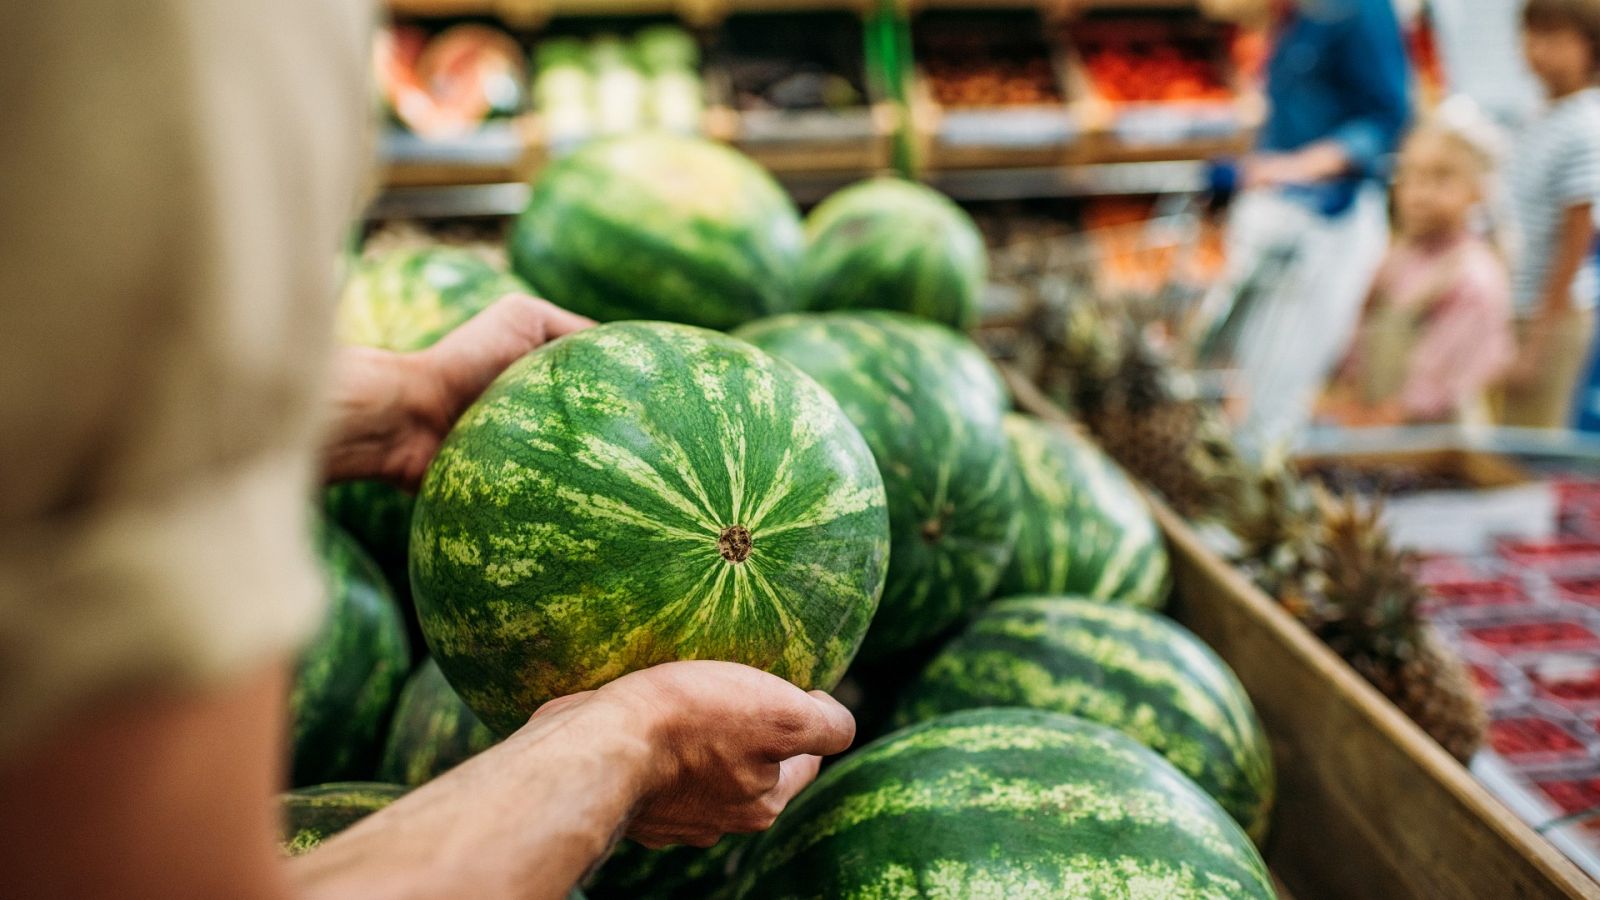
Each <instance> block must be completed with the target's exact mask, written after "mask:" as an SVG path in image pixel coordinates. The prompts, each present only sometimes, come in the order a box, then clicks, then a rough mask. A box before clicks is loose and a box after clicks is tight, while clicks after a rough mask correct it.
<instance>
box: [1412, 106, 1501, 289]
mask: <svg viewBox="0 0 1600 900" xmlns="http://www.w3.org/2000/svg"><path fill="white" fill-rule="evenodd" d="M1422 136H1428V137H1434V138H1438V139H1440V140H1442V141H1444V142H1445V143H1447V144H1449V145H1450V146H1451V147H1454V148H1456V149H1458V150H1460V151H1461V152H1462V154H1463V155H1464V156H1465V157H1466V158H1467V159H1469V160H1470V161H1471V162H1472V168H1473V174H1474V175H1475V176H1476V177H1477V179H1478V195H1479V196H1480V197H1481V198H1482V205H1481V208H1480V210H1479V214H1478V222H1477V226H1478V227H1477V230H1478V231H1479V233H1481V234H1482V235H1483V236H1484V237H1485V238H1487V239H1488V240H1489V242H1490V243H1492V244H1493V245H1494V246H1495V249H1496V250H1498V251H1499V252H1500V254H1501V255H1502V256H1503V257H1505V258H1507V259H1510V258H1512V256H1513V251H1514V250H1515V248H1514V247H1513V246H1512V244H1513V243H1514V241H1513V234H1512V233H1511V231H1510V230H1509V229H1508V227H1507V225H1508V223H1510V222H1511V216H1510V206H1509V203H1510V200H1509V198H1508V197H1507V195H1506V191H1505V187H1504V185H1503V184H1502V180H1501V178H1500V163H1501V162H1502V161H1503V160H1504V159H1505V156H1506V150H1507V141H1506V137H1505V133H1504V131H1502V130H1501V128H1500V126H1499V125H1496V124H1495V122H1494V120H1492V119H1490V118H1489V117H1488V116H1487V115H1486V114H1485V113H1484V112H1483V110H1482V109H1481V108H1480V107H1479V106H1478V105H1477V104H1476V103H1474V102H1473V101H1472V99H1471V98H1469V97H1466V96H1463V95H1459V94H1458V95H1455V96H1452V97H1448V98H1446V99H1445V100H1443V101H1442V102H1440V103H1439V105H1438V107H1436V108H1435V109H1434V112H1433V114H1432V115H1431V116H1429V117H1428V118H1427V119H1425V120H1423V122H1422V123H1421V124H1420V125H1418V126H1417V127H1415V128H1413V129H1412V130H1411V133H1410V134H1409V135H1407V136H1406V143H1408V144H1409V143H1410V142H1411V141H1413V140H1416V139H1417V138H1419V137H1422Z"/></svg>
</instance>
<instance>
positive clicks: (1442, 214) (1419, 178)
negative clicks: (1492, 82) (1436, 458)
mask: <svg viewBox="0 0 1600 900" xmlns="http://www.w3.org/2000/svg"><path fill="white" fill-rule="evenodd" d="M1455 108H1456V109H1462V108H1463V107H1459V106H1457V107H1455ZM1489 128H1490V126H1489V125H1488V123H1487V121H1485V120H1482V119H1481V118H1469V117H1468V116H1467V114H1464V113H1463V114H1458V115H1457V116H1456V117H1455V118H1454V119H1452V118H1451V117H1450V116H1449V107H1448V106H1447V108H1446V109H1445V110H1442V111H1441V115H1440V116H1439V117H1437V118H1436V119H1434V120H1433V121H1430V122H1429V123H1428V124H1426V125H1424V126H1422V127H1421V128H1419V129H1417V130H1416V131H1414V132H1413V133H1412V134H1411V135H1410V136H1409V137H1407V138H1406V142H1405V145H1404V147H1403V148H1402V150H1401V152H1400V158H1399V162H1398V165H1397V166H1396V169H1395V177H1394V212H1395V240H1394V244H1393V246H1392V247H1390V249H1389V253H1388V256H1387V257H1385V259H1384V261H1383V265H1382V266H1381V267H1380V268H1379V270H1378V277H1377V280H1376V281H1375V282H1374V284H1373V287H1372V291H1371V293H1370V294H1369V295H1368V298H1367V304H1366V308H1365V310H1364V311H1363V313H1362V317H1361V325H1360V327H1359V328H1358V329H1357V332H1356V339H1355V342H1354V344H1353V345H1352V347H1351V352H1350V354H1349V356H1348V357H1347V358H1346V360H1345V363H1344V365H1343V366H1342V367H1341V368H1340V370H1339V374H1338V377H1337V378H1335V380H1334V382H1333V384H1332V385H1331V386H1330V388H1329V390H1328V393H1327V396H1326V397H1325V398H1324V402H1323V407H1322V413H1323V417H1325V418H1329V419H1331V420H1332V421H1333V422H1334V423H1336V424H1342V425H1347V426H1351V427H1361V426H1371V425H1400V424H1424V423H1452V422H1453V423H1486V422H1487V421H1488V410H1487V396H1486V391H1487V389H1488V388H1489V386H1490V385H1491V384H1492V383H1493V382H1494V381H1495V379H1497V378H1498V377H1499V375H1500V374H1501V373H1502V372H1503V371H1504V369H1505V368H1506V366H1507V365H1509V364H1510V362H1511V360H1512V357H1513V354H1514V353H1515V343H1514V341H1513V339H1512V333H1511V285H1510V280H1509V275H1508V273H1507V271H1506V266H1505V262H1504V259H1503V257H1502V256H1501V254H1500V251H1499V250H1498V249H1497V248H1496V247H1495V245H1494V243H1493V242H1492V241H1491V240H1489V239H1488V238H1487V237H1486V236H1485V235H1483V234H1482V233H1481V232H1480V227H1479V226H1480V223H1482V222H1483V221H1485V219H1486V216H1484V215H1483V213H1484V209H1485V207H1486V205H1487V203H1488V200H1489V198H1490V197H1491V196H1492V195H1493V187H1492V185H1491V183H1490V180H1491V178H1492V176H1493V170H1494V159H1495V155H1494V154H1495V148H1494V146H1493V145H1492V143H1491V141H1492V139H1493V138H1492V135H1491V134H1490V133H1489V132H1488V129H1489Z"/></svg>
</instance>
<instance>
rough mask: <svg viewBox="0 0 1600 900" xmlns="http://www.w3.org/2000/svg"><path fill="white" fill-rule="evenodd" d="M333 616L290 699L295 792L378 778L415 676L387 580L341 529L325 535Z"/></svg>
mask: <svg viewBox="0 0 1600 900" xmlns="http://www.w3.org/2000/svg"><path fill="white" fill-rule="evenodd" d="M317 540H318V549H319V550H320V553H321V557H322V564H323V570H324V573H325V574H326V577H327V583H328V599H329V608H328V613H327V618H326V619H325V620H324V621H323V624H322V627H321V629H319V630H318V632H317V635H316V637H315V638H313V639H312V642H311V644H310V645H309V646H308V647H306V648H305V650H304V651H303V652H302V654H301V657H300V664H299V668H298V669H297V671H296V673H295V680H294V688H293V691H292V693H291V694H290V697H289V706H290V709H291V710H292V711H293V722H294V724H293V734H294V745H293V746H294V761H293V783H294V784H295V785H296V786H300V785H308V784H322V783H324V782H330V781H348V780H351V779H360V778H367V777H369V776H371V774H372V772H373V769H374V767H376V766H377V763H378V754H379V752H380V751H381V750H382V749H383V736H384V729H385V728H386V727H387V726H388V724H389V714H390V712H391V711H392V710H393V709H394V703H395V699H396V697H397V696H398V695H399V693H400V686H401V684H402V683H403V682H404V681H405V677H406V672H407V670H409V669H410V668H411V657H410V652H409V650H408V648H407V646H406V632H405V624H404V622H403V621H402V619H401V617H400V609H399V607H398V606H397V605H396V604H395V600H394V597H393V595H391V594H390V592H389V586H388V584H387V583H386V582H385V581H384V579H383V573H382V572H380V571H379V570H378V567H377V565H376V564H375V563H373V561H372V559H371V557H369V556H367V554H366V552H365V551H364V550H362V549H361V547H360V546H359V545H357V544H356V542H355V541H354V540H353V539H352V538H351V537H350V536H349V535H347V534H345V533H344V532H343V531H342V530H340V529H339V527H338V526H336V525H332V524H325V525H324V526H322V527H321V528H320V529H319V533H318V537H317Z"/></svg>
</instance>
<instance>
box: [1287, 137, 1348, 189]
mask: <svg viewBox="0 0 1600 900" xmlns="http://www.w3.org/2000/svg"><path fill="white" fill-rule="evenodd" d="M1294 155H1295V158H1296V159H1297V160H1298V162H1299V169H1300V174H1301V177H1302V178H1303V179H1304V181H1306V182H1308V183H1315V182H1319V181H1328V180H1331V179H1334V178H1339V177H1341V176H1343V175H1347V174H1349V173H1350V169H1351V159H1350V153H1349V151H1348V150H1347V149H1346V148H1345V146H1344V145H1343V144H1341V143H1340V142H1338V141H1336V140H1326V141H1318V142H1316V143H1315V144H1311V145H1309V146H1306V147H1302V148H1301V149H1299V150H1297V151H1295V154H1294Z"/></svg>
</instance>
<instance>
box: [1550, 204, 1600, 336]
mask: <svg viewBox="0 0 1600 900" xmlns="http://www.w3.org/2000/svg"><path fill="white" fill-rule="evenodd" d="M1593 241H1594V219H1593V215H1592V213H1591V211H1590V206H1589V204H1582V205H1579V206H1572V207H1568V209H1567V211H1566V215H1565V216H1564V217H1563V218H1562V221H1561V233H1560V235H1559V237H1558V238H1557V240H1556V247H1555V257H1554V259H1552V260H1551V263H1550V274H1549V277H1547V278H1546V279H1545V284H1544V292H1543V295H1542V296H1543V299H1542V302H1541V303H1540V313H1541V314H1543V315H1544V316H1547V317H1549V316H1559V315H1560V314H1562V313H1564V312H1566V310H1567V309H1568V308H1569V307H1570V306H1571V305H1572V281H1573V279H1574V278H1576V277H1577V275H1578V270H1579V269H1581V268H1582V267H1583V264H1584V261H1585V260H1587V259H1588V257H1589V253H1590V251H1591V249H1592V244H1593Z"/></svg>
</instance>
